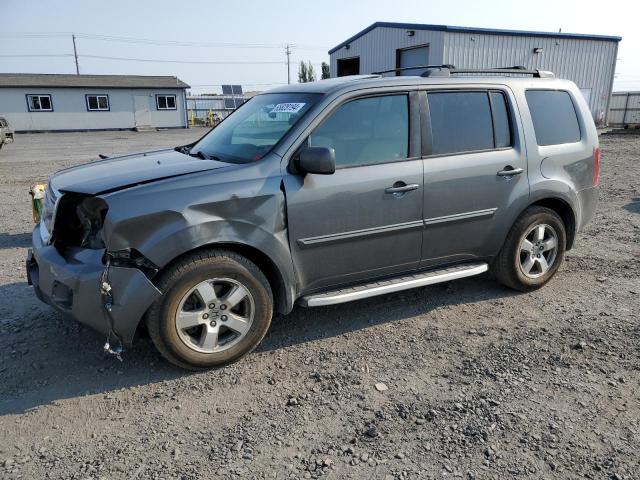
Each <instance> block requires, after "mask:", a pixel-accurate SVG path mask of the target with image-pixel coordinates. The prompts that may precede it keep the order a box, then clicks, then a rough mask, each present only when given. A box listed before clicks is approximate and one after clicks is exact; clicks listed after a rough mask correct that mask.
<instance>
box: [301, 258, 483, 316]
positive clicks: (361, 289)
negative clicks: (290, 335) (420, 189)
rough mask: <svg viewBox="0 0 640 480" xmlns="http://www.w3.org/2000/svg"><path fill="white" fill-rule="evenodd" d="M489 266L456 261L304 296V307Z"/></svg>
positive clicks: (412, 285)
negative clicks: (438, 267)
mask: <svg viewBox="0 0 640 480" xmlns="http://www.w3.org/2000/svg"><path fill="white" fill-rule="evenodd" d="M487 270H489V265H487V264H486V263H468V264H464V265H456V266H454V267H449V268H443V269H440V270H430V271H428V272H420V273H415V274H413V275H407V276H404V277H396V278H392V279H389V280H381V281H379V282H371V283H365V284H362V285H356V286H355V287H349V288H343V289H341V290H333V291H331V292H322V293H317V294H314V295H307V296H306V297H302V298H301V299H300V305H302V306H304V307H322V306H324V305H334V304H336V303H346V302H352V301H354V300H361V299H363V298H369V297H375V296H376V295H384V294H385V293H392V292H399V291H401V290H409V289H410V288H417V287H424V286H425V285H433V284H434V283H442V282H448V281H450V280H457V279H458V278H464V277H472V276H474V275H479V274H481V273H484V272H486V271H487Z"/></svg>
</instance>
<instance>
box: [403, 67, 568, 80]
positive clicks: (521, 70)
mask: <svg viewBox="0 0 640 480" xmlns="http://www.w3.org/2000/svg"><path fill="white" fill-rule="evenodd" d="M414 68H420V67H414ZM459 73H501V74H504V73H513V74H518V75H531V76H533V77H536V78H554V77H555V75H554V74H553V72H548V71H546V70H527V69H526V68H525V67H523V66H522V65H517V66H514V67H497V68H455V67H453V68H448V67H447V66H444V65H442V66H439V67H432V68H430V69H428V70H427V71H426V72H423V73H422V75H421V76H422V77H448V76H450V75H456V74H459Z"/></svg>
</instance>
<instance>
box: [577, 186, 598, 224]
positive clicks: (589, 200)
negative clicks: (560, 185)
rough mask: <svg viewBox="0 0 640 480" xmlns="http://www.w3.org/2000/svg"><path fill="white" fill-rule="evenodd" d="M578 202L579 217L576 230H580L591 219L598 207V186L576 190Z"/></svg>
mask: <svg viewBox="0 0 640 480" xmlns="http://www.w3.org/2000/svg"><path fill="white" fill-rule="evenodd" d="M578 202H579V203H580V218H579V219H577V220H578V225H577V231H578V232H580V231H582V229H584V227H585V226H586V225H587V224H588V223H589V222H590V221H591V220H592V219H593V216H594V215H595V213H596V208H597V207H598V187H589V188H585V189H583V190H580V191H579V192H578Z"/></svg>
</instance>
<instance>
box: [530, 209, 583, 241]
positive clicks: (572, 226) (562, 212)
mask: <svg viewBox="0 0 640 480" xmlns="http://www.w3.org/2000/svg"><path fill="white" fill-rule="evenodd" d="M535 206H538V207H545V208H548V209H550V210H553V211H554V212H556V213H557V214H558V215H559V216H560V218H561V219H562V223H564V227H565V230H566V233H567V245H566V249H567V250H571V248H572V247H573V244H574V242H575V238H576V213H575V211H574V210H573V208H572V207H571V205H570V204H569V202H567V201H566V200H563V199H561V198H559V197H545V198H541V199H538V200H536V201H534V202H533V203H531V204H529V205H527V208H529V207H535Z"/></svg>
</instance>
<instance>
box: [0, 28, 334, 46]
mask: <svg viewBox="0 0 640 480" xmlns="http://www.w3.org/2000/svg"><path fill="white" fill-rule="evenodd" d="M69 35H75V36H76V37H77V38H83V39H86V40H98V41H108V42H119V43H129V44H139V45H156V46H157V45H164V46H173V47H224V48H273V49H280V48H282V47H284V46H285V45H284V44H282V43H227V42H199V41H193V42H187V41H180V40H156V39H151V38H136V37H121V36H117V35H100V34H95V33H73V32H51V33H30V32H3V33H0V37H15V38H47V37H64V36H69ZM290 46H291V47H295V48H298V49H301V50H323V51H326V50H327V48H325V47H320V46H311V45H297V44H296V45H293V44H290Z"/></svg>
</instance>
